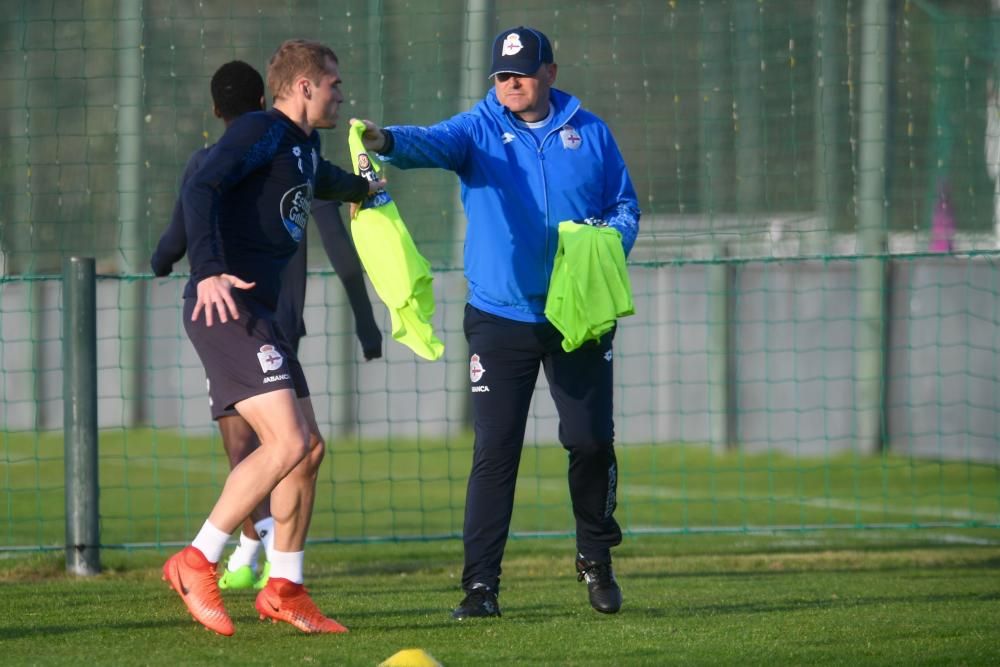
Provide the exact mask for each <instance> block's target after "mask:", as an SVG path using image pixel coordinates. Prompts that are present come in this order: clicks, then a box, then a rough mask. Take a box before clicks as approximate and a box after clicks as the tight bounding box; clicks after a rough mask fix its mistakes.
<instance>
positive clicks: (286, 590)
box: [254, 577, 347, 633]
mask: <svg viewBox="0 0 1000 667" xmlns="http://www.w3.org/2000/svg"><path fill="white" fill-rule="evenodd" d="M254 606H255V607H257V611H258V612H260V619H261V620H264V619H265V618H270V619H271V622H272V623H276V622H278V621H284V622H285V623H291V624H292V625H294V626H295V627H297V628H298V629H299V630H301V631H302V632H309V633H330V632H347V628H345V627H344V626H343V625H341V624H340V623H338V622H337V621H335V620H333V619H332V618H327V617H326V616H324V615H323V612H321V611H320V610H319V608H318V607H317V606H316V603H315V602H313V601H312V598H311V597H309V593H308V591H306V589H305V586H303V585H302V584H296V583H292V582H291V581H289V580H288V579H275V578H274V577H271V578H270V579H268V581H267V586H265V587H264V589H263V590H261V592H260V593H259V594H258V595H257V601H256V603H255V604H254Z"/></svg>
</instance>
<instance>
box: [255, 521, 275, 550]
mask: <svg viewBox="0 0 1000 667" xmlns="http://www.w3.org/2000/svg"><path fill="white" fill-rule="evenodd" d="M253 527H254V528H255V529H256V530H257V534H258V535H259V536H260V541H261V542H263V543H264V553H265V554H267V559H268V560H271V553H272V552H273V551H274V518H273V517H267V518H266V519H261V520H260V521H258V522H257V523H255V524H254V525H253Z"/></svg>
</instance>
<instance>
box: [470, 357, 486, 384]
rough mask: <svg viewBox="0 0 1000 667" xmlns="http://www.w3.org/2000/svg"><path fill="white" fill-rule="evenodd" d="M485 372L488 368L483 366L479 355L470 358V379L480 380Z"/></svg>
mask: <svg viewBox="0 0 1000 667" xmlns="http://www.w3.org/2000/svg"><path fill="white" fill-rule="evenodd" d="M484 373H486V369H485V368H483V365H482V364H481V363H479V355H478V354H474V355H472V357H471V358H470V359H469V379H471V380H472V381H473V382H479V381H480V380H482V379H483V374H484Z"/></svg>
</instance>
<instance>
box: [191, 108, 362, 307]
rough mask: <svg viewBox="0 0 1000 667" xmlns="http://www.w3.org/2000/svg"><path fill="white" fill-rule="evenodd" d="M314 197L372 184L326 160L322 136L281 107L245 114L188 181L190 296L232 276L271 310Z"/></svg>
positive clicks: (352, 197)
mask: <svg viewBox="0 0 1000 667" xmlns="http://www.w3.org/2000/svg"><path fill="white" fill-rule="evenodd" d="M313 195H315V196H317V197H321V198H323V199H335V200H340V201H354V202H359V201H362V200H363V199H364V198H365V197H366V196H367V195H368V181H367V180H366V179H364V178H363V177H361V176H356V175H354V174H351V173H348V172H346V171H344V170H342V169H340V168H339V167H337V166H335V165H332V164H330V163H329V162H327V161H326V160H324V159H323V158H321V157H320V140H319V133H318V132H316V131H313V132H312V134H310V135H308V136H307V135H306V134H305V133H304V132H303V131H302V129H301V128H300V127H299V126H298V125H296V124H295V123H293V122H292V121H291V120H290V119H289V118H288V117H287V116H285V115H284V114H283V113H281V112H280V111H278V110H277V109H270V110H268V111H255V112H252V113H248V114H244V115H243V116H240V117H239V118H238V119H236V120H235V121H233V122H232V124H230V126H229V127H228V128H227V129H226V132H225V133H224V134H223V135H222V138H220V139H219V142H218V143H217V144H215V145H214V146H213V147H211V148H210V149H208V151H207V153H205V154H204V156H203V157H202V159H201V163H200V164H199V165H198V166H197V168H196V169H195V170H194V172H193V173H192V174H191V175H190V177H189V178H188V179H187V182H186V183H185V184H184V185H183V186H182V191H181V206H182V208H183V211H182V212H183V218H184V231H185V236H186V237H187V239H186V240H187V253H188V261H189V262H190V264H191V280H190V281H188V284H187V286H186V287H185V289H184V296H185V297H196V296H197V294H198V290H197V285H198V283H199V282H200V281H202V280H204V279H205V278H207V277H209V276H214V275H219V274H220V273H228V274H231V275H234V276H236V277H237V278H241V279H242V280H245V281H247V282H255V283H256V285H255V286H254V287H253V288H252V289H250V290H246V291H243V290H233V293H234V294H237V295H245V296H246V297H248V298H247V299H246V303H247V306H248V307H250V308H251V310H253V311H257V312H260V311H259V309H258V308H255V307H254V306H255V305H256V306H263V308H264V309H265V310H266V312H268V313H271V314H273V313H274V311H275V309H276V308H277V304H278V294H279V292H280V287H281V279H280V276H281V272H282V270H283V269H284V268H285V265H286V264H287V263H288V261H289V260H290V259H291V257H292V255H294V254H295V251H296V249H297V248H298V245H299V242H300V241H301V240H302V237H303V234H304V231H305V226H306V221H307V220H308V219H309V209H310V207H311V205H312V198H313Z"/></svg>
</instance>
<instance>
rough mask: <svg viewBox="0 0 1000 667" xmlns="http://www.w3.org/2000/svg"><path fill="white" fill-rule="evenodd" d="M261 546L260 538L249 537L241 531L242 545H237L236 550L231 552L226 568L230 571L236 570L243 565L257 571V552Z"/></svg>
mask: <svg viewBox="0 0 1000 667" xmlns="http://www.w3.org/2000/svg"><path fill="white" fill-rule="evenodd" d="M260 546H261V545H260V541H259V540H255V539H253V538H250V537H247V536H246V535H245V534H244V533H242V532H241V533H240V545H239V546H238V547H236V551H234V552H233V553H232V554H230V556H229V563H228V564H227V565H226V569H228V570H229V571H230V572H235V571H236V570H238V569H240V568H241V567H243V566H249V567H250V569H251V570H253V571H254V572H256V571H257V554H258V553H259V552H260Z"/></svg>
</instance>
